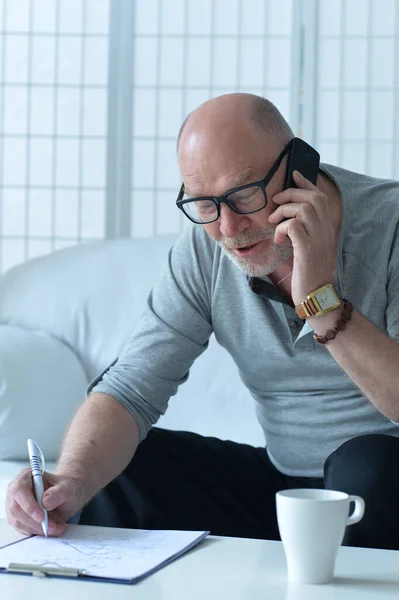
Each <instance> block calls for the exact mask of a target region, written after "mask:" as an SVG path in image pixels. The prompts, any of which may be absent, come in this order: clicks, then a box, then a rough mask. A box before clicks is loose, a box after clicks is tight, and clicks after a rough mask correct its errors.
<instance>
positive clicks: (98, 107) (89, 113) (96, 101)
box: [80, 88, 107, 138]
mask: <svg viewBox="0 0 399 600" xmlns="http://www.w3.org/2000/svg"><path fill="white" fill-rule="evenodd" d="M80 117H81V118H82V121H83V124H82V128H83V135H85V136H90V135H95V136H102V137H103V138H105V136H106V134H107V96H106V91H105V90H101V89H91V88H85V89H84V90H83V103H82V104H81V106H80Z"/></svg>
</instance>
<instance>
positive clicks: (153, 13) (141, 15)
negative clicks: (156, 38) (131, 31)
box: [134, 0, 159, 35]
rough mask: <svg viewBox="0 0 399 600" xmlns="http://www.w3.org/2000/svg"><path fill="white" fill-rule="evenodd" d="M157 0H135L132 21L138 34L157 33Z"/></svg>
mask: <svg viewBox="0 0 399 600" xmlns="http://www.w3.org/2000/svg"><path fill="white" fill-rule="evenodd" d="M158 13H159V0H136V2H135V15H134V21H135V26H136V31H139V32H140V34H142V35H145V34H147V35H148V34H156V33H158V25H159V20H158Z"/></svg>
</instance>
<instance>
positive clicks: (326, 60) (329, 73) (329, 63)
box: [318, 38, 342, 89]
mask: <svg viewBox="0 0 399 600" xmlns="http://www.w3.org/2000/svg"><path fill="white" fill-rule="evenodd" d="M341 52H342V44H341V43H340V41H339V40H338V39H332V38H325V39H321V40H320V43H319V55H318V57H319V60H318V82H319V85H320V88H321V89H325V88H338V87H339V85H340V77H341Z"/></svg>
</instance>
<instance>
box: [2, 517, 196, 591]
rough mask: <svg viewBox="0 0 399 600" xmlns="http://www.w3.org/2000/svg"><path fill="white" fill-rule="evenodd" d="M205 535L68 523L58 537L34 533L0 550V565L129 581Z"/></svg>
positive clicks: (192, 532)
mask: <svg viewBox="0 0 399 600" xmlns="http://www.w3.org/2000/svg"><path fill="white" fill-rule="evenodd" d="M205 535H206V534H205V532H202V531H145V530H144V531H142V530H133V529H116V528H106V527H92V526H88V525H70V526H69V528H68V530H67V531H66V533H65V535H64V536H63V537H61V538H51V537H49V538H44V537H42V536H35V537H32V538H28V539H25V540H23V541H21V542H18V543H16V544H12V545H10V546H7V547H5V548H2V549H0V567H1V568H6V567H8V565H9V564H10V563H12V562H13V563H27V564H34V565H45V566H48V567H50V566H51V567H56V566H59V567H69V568H73V569H79V570H81V571H82V572H83V574H84V575H89V576H90V575H91V576H95V577H105V578H112V579H126V580H129V579H135V578H136V577H140V576H142V575H144V573H147V572H148V571H152V570H153V569H155V568H156V567H157V566H160V565H162V564H163V563H164V562H165V561H168V559H170V558H171V557H172V556H175V555H180V554H181V553H182V552H184V550H186V549H187V547H190V546H191V545H193V544H194V543H195V541H196V540H198V538H202V537H205Z"/></svg>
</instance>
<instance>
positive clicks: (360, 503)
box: [346, 496, 365, 525]
mask: <svg viewBox="0 0 399 600" xmlns="http://www.w3.org/2000/svg"><path fill="white" fill-rule="evenodd" d="M349 502H354V503H355V510H354V511H353V513H352V514H351V516H350V517H348V520H347V521H346V524H347V525H353V524H354V523H358V522H359V521H360V520H361V519H362V518H363V515H364V509H365V504H364V500H363V498H361V497H360V496H349Z"/></svg>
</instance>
